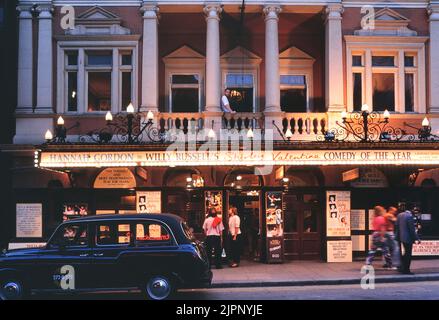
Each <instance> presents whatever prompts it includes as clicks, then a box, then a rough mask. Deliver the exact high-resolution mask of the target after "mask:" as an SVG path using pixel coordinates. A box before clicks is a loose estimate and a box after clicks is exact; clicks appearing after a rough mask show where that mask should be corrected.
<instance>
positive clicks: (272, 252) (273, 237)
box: [265, 191, 284, 263]
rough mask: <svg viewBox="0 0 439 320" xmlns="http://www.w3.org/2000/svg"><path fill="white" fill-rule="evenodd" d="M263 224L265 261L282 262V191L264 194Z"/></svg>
mask: <svg viewBox="0 0 439 320" xmlns="http://www.w3.org/2000/svg"><path fill="white" fill-rule="evenodd" d="M265 224H266V234H267V262H268V263H276V262H282V261H283V243H284V241H283V238H284V234H283V233H284V217H283V208H282V192H280V191H268V192H266V194H265Z"/></svg>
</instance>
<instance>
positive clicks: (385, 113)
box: [384, 109, 390, 119]
mask: <svg viewBox="0 0 439 320" xmlns="http://www.w3.org/2000/svg"><path fill="white" fill-rule="evenodd" d="M389 118H390V112H389V110H387V109H386V110H384V119H389Z"/></svg>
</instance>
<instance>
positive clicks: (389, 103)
mask: <svg viewBox="0 0 439 320" xmlns="http://www.w3.org/2000/svg"><path fill="white" fill-rule="evenodd" d="M423 50H424V49H423V47H422V48H421V49H420V50H413V49H406V48H404V47H401V48H396V49H395V48H393V49H387V50H385V49H376V50H375V49H369V48H364V49H360V48H357V47H356V48H355V49H353V50H350V48H349V45H348V52H349V55H348V68H347V69H348V73H349V74H348V77H347V79H348V109H349V110H357V111H358V110H361V106H362V105H363V104H365V103H367V104H368V105H371V106H372V108H373V110H374V111H384V110H386V109H387V110H389V111H394V112H400V113H404V112H423V111H422V110H425V109H424V108H425V92H424V91H423V90H422V88H423V87H424V85H423V83H424V82H423V81H425V80H424V77H425V71H424V68H425V66H424V57H423V54H424V51H423Z"/></svg>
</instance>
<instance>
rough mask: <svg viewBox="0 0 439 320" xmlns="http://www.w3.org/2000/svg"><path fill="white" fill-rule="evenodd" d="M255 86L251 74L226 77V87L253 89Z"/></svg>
mask: <svg viewBox="0 0 439 320" xmlns="http://www.w3.org/2000/svg"><path fill="white" fill-rule="evenodd" d="M251 86H253V75H251V74H228V75H227V76H226V87H227V88H231V87H251Z"/></svg>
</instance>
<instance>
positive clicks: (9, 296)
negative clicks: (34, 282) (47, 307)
mask: <svg viewBox="0 0 439 320" xmlns="http://www.w3.org/2000/svg"><path fill="white" fill-rule="evenodd" d="M26 297H27V291H26V289H25V287H24V285H23V281H21V280H20V279H18V278H10V279H4V280H0V300H22V299H25V298H26Z"/></svg>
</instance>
